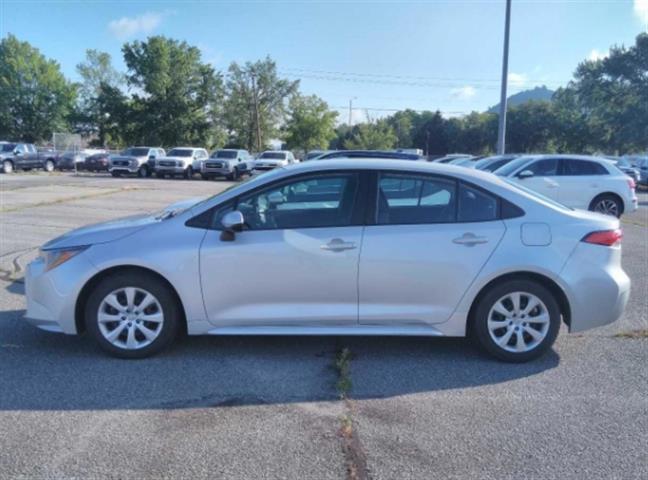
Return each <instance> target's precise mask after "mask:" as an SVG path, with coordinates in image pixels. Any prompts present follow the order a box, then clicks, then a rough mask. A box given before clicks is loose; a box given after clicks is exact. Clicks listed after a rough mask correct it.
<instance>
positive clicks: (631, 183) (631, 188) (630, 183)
mask: <svg viewBox="0 0 648 480" xmlns="http://www.w3.org/2000/svg"><path fill="white" fill-rule="evenodd" d="M628 186H629V187H630V190H634V189H635V188H637V184H636V183H635V181H634V178H628Z"/></svg>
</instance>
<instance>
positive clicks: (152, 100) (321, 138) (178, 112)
mask: <svg viewBox="0 0 648 480" xmlns="http://www.w3.org/2000/svg"><path fill="white" fill-rule="evenodd" d="M122 54H123V58H124V63H125V64H126V72H119V71H117V70H116V69H115V68H114V67H113V66H112V59H111V57H110V55H109V54H107V53H104V52H99V51H96V50H88V51H87V52H86V58H85V59H84V60H83V61H82V62H81V63H79V64H78V65H77V73H78V75H79V78H80V81H79V82H71V81H69V80H67V79H66V78H65V76H64V75H63V74H62V72H61V70H60V66H59V65H58V63H57V62H56V61H54V60H51V59H47V58H46V57H45V56H43V55H42V54H41V53H40V52H39V51H38V50H37V49H36V48H34V47H33V46H31V45H30V44H29V43H28V42H24V41H20V40H19V39H17V38H16V37H15V36H13V35H11V34H10V35H8V36H6V37H5V38H3V39H2V41H0V138H2V139H12V140H24V141H31V142H47V141H49V140H50V139H51V136H52V133H53V132H61V131H68V132H70V131H72V132H77V133H81V134H82V135H83V136H85V137H86V138H88V139H91V142H92V143H93V144H95V145H100V146H111V147H121V146H125V145H133V144H140V145H162V146H167V147H169V146H174V145H202V146H207V147H209V148H216V147H223V146H229V147H237V148H247V149H248V150H250V151H260V150H263V149H264V148H266V147H267V146H268V144H269V142H270V140H272V139H281V140H282V141H284V142H285V144H286V146H287V148H291V149H295V150H301V151H308V150H312V149H326V148H333V149H345V148H347V149H350V148H357V149H390V148H395V147H399V148H420V149H422V150H423V151H425V152H426V153H427V154H429V155H442V154H445V153H448V152H466V153H473V154H487V153H491V152H492V151H493V150H494V148H495V144H496V139H497V123H498V115H497V114H496V113H489V112H472V113H470V114H468V115H466V116H463V117H456V118H445V117H443V116H442V115H441V113H440V112H438V111H436V112H435V111H423V112H417V111H413V110H403V111H399V112H396V113H394V114H393V115H390V116H388V117H384V118H380V119H377V120H375V121H367V122H364V123H359V124H356V125H353V126H351V125H346V124H342V125H339V126H337V127H336V123H337V112H335V111H333V110H331V109H330V108H329V107H328V105H327V104H326V102H325V101H323V100H322V99H321V98H319V97H317V96H315V95H310V96H307V95H303V94H302V93H301V92H300V90H299V81H298V80H297V81H290V80H287V79H283V78H280V77H279V75H278V73H277V66H276V64H275V62H274V61H273V60H272V59H271V58H269V57H267V58H265V59H262V60H258V61H256V62H247V63H244V64H239V63H237V62H233V63H232V64H231V65H230V66H229V68H228V69H227V71H226V72H219V71H216V70H215V69H214V67H213V66H212V65H210V64H209V63H206V62H204V61H203V60H202V58H201V52H200V49H198V48H197V47H194V46H191V45H188V44H187V43H186V42H183V41H178V40H174V39H170V38H166V37H163V36H153V37H149V38H148V39H147V40H146V41H134V42H130V43H125V44H124V45H123V47H122ZM644 150H648V34H640V35H638V36H637V37H636V41H635V44H634V45H632V46H630V47H623V46H619V47H612V48H611V49H610V53H609V55H608V56H607V57H606V58H604V59H600V60H594V61H590V60H585V61H583V62H581V63H580V64H579V65H578V66H577V68H576V70H575V72H574V78H573V79H572V81H570V82H569V84H568V85H566V86H565V87H563V88H560V89H559V90H558V91H556V93H555V94H554V97H553V99H552V101H530V102H527V103H524V104H521V105H518V106H514V107H510V108H509V110H508V117H507V151H510V152H520V153H523V152H582V153H591V152H597V151H602V152H608V153H620V154H623V153H628V152H634V151H644Z"/></svg>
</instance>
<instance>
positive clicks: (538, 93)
mask: <svg viewBox="0 0 648 480" xmlns="http://www.w3.org/2000/svg"><path fill="white" fill-rule="evenodd" d="M553 94H554V91H553V90H549V89H548V88H547V87H545V86H544V85H543V86H542V87H535V88H533V89H531V90H523V91H521V92H518V93H516V94H515V95H511V96H510V97H508V103H507V104H508V106H509V107H514V106H516V105H520V104H522V103H525V102H528V101H530V100H545V101H551V97H553ZM488 111H489V112H491V113H497V112H499V103H498V104H497V105H495V106H494V107H491V108H489V109H488Z"/></svg>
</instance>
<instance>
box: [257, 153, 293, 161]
mask: <svg viewBox="0 0 648 480" xmlns="http://www.w3.org/2000/svg"><path fill="white" fill-rule="evenodd" d="M259 158H269V159H271V160H285V159H286V154H285V153H284V152H263V153H262V154H261V156H260V157H259Z"/></svg>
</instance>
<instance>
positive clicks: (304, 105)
mask: <svg viewBox="0 0 648 480" xmlns="http://www.w3.org/2000/svg"><path fill="white" fill-rule="evenodd" d="M288 109H289V112H290V116H289V118H288V121H287V122H286V126H285V140H286V143H287V145H288V148H291V149H298V150H303V151H304V153H306V152H308V151H309V150H315V149H325V148H327V147H328V145H329V143H330V141H331V140H332V139H333V138H335V119H336V118H337V115H338V113H337V112H335V111H333V110H329V108H328V105H327V104H326V102H325V101H324V100H322V99H321V98H319V97H317V96H316V95H310V96H302V95H299V94H296V95H293V96H292V98H291V99H290V102H289V104H288Z"/></svg>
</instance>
